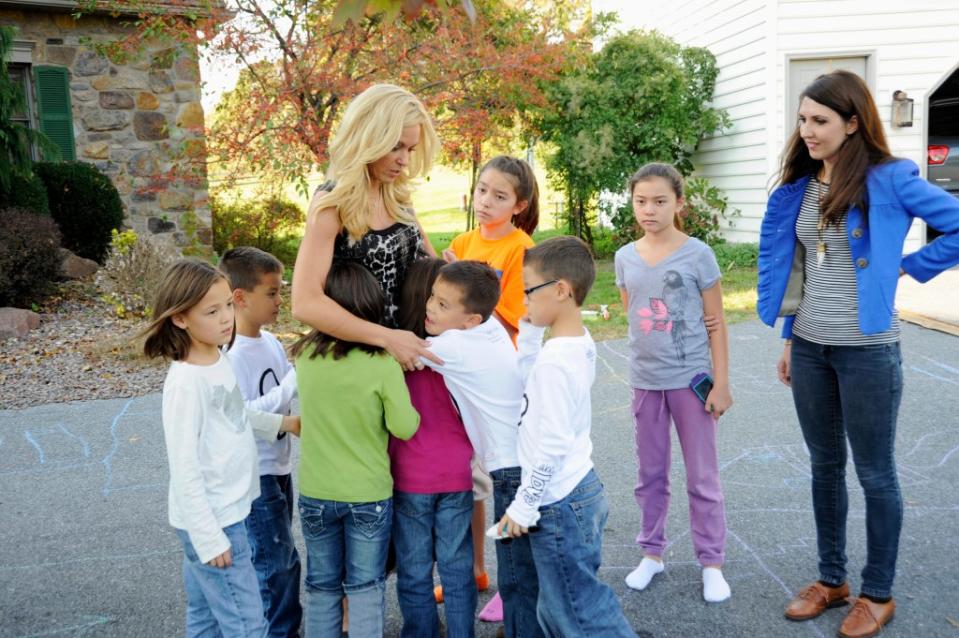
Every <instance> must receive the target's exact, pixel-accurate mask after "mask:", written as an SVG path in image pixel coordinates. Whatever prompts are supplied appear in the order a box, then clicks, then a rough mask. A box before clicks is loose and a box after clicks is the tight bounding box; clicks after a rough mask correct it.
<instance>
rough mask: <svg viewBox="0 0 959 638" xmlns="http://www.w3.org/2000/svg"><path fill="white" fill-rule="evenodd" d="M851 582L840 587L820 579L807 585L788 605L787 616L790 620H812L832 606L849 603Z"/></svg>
mask: <svg viewBox="0 0 959 638" xmlns="http://www.w3.org/2000/svg"><path fill="white" fill-rule="evenodd" d="M848 596H849V583H843V584H842V585H840V586H839V587H827V586H826V585H823V584H822V583H820V582H819V581H818V580H817V581H816V582H814V583H812V584H811V585H806V586H805V587H804V588H803V589H802V590H800V592H799V593H798V594H796V597H795V598H793V599H792V600H791V601H789V605H787V606H786V613H785V616H786V618H788V619H789V620H810V619H812V618H815V617H816V616H818V615H820V614H821V613H822V612H824V611H826V610H827V609H830V608H832V607H841V606H842V605H845V604H847V603H848V602H849V601H848V600H846V598H848Z"/></svg>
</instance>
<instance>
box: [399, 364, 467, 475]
mask: <svg viewBox="0 0 959 638" xmlns="http://www.w3.org/2000/svg"><path fill="white" fill-rule="evenodd" d="M406 385H407V387H408V388H409V390H410V400H411V401H412V402H413V407H414V408H416V411H417V412H419V413H420V427H419V429H418V430H417V431H416V434H414V435H413V438H411V439H410V440H409V441H401V440H399V439H395V438H393V437H390V444H389V453H390V469H391V471H392V473H393V489H394V490H396V491H399V492H412V493H414V494H440V493H443V492H466V491H468V490H471V489H473V478H472V472H471V471H470V459H471V458H472V456H473V446H472V445H470V440H469V438H468V437H467V436H466V429H465V428H464V427H463V421H462V420H461V419H460V416H459V413H458V412H457V411H456V407H455V406H454V405H453V399H452V398H451V397H450V393H449V391H448V390H447V389H446V384H445V383H444V382H443V376H442V375H441V374H439V373H438V372H434V371H433V370H430V369H429V368H426V369H424V370H415V371H413V372H407V373H406Z"/></svg>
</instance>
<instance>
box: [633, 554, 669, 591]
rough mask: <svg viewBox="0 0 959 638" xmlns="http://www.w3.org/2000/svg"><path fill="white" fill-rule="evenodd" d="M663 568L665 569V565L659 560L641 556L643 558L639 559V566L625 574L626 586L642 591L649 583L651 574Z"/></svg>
mask: <svg viewBox="0 0 959 638" xmlns="http://www.w3.org/2000/svg"><path fill="white" fill-rule="evenodd" d="M664 569H666V566H665V565H664V564H663V563H662V562H661V561H658V560H653V559H652V558H649V557H647V556H643V560H641V561H639V566H638V567H636V569H634V570H633V571H631V572H629V575H628V576H626V586H627V587H629V588H630V589H636V590H639V591H642V590H644V589H646V587H647V586H648V585H649V581H651V580H652V579H653V576H655V575H656V574H659V573H660V572H662V571H663V570H664Z"/></svg>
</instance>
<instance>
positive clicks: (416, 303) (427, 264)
mask: <svg viewBox="0 0 959 638" xmlns="http://www.w3.org/2000/svg"><path fill="white" fill-rule="evenodd" d="M445 265H446V262H445V261H443V260H442V259H436V258H435V257H427V258H426V259H417V260H416V261H414V262H413V263H412V264H410V267H409V269H408V270H407V271H406V279H405V280H404V281H403V288H402V289H401V290H400V302H399V303H400V310H399V312H398V313H397V315H396V323H397V325H398V327H399V329H400V330H409V331H410V332H412V333H413V334H415V335H416V336H417V337H419V338H421V339H425V338H426V337H428V336H429V335H427V334H426V325H425V322H426V300H427V299H429V298H430V294H432V292H433V282H435V281H436V276H437V275H439V274H440V268H442V267H443V266H445Z"/></svg>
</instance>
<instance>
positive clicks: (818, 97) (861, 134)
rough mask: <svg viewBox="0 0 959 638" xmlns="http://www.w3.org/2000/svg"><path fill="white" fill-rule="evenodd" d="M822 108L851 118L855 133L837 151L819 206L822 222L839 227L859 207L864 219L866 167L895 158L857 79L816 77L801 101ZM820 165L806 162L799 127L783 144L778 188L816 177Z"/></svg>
mask: <svg viewBox="0 0 959 638" xmlns="http://www.w3.org/2000/svg"><path fill="white" fill-rule="evenodd" d="M807 97H808V98H809V99H810V100H812V101H813V102H817V103H818V104H822V105H823V106H826V107H828V108H830V109H832V110H833V111H835V112H836V113H838V114H839V116H840V117H841V118H842V119H843V121H845V122H848V121H850V120H851V119H852V118H853V117H854V116H855V118H856V120H857V121H858V123H859V127H858V129H857V130H856V131H855V132H854V133H852V134H850V135H848V136H846V141H845V142H843V144H842V146H840V147H839V151H838V153H837V156H836V162H835V167H834V168H833V171H832V176H831V178H830V180H831V181H830V187H829V194H828V195H826V198H825V199H824V200H823V217H824V218H825V220H826V223H827V224H837V225H838V224H839V221H840V220H841V219H842V217H843V215H845V214H846V211H848V210H849V208H850V207H851V206H858V207H859V208H860V209H861V210H862V211H863V214H865V215H866V218H867V219H868V213H869V201H868V193H867V192H866V173H867V172H868V170H869V167H870V166H874V165H876V164H882V163H883V162H887V161H889V160H890V159H892V158H893V156H892V153H890V152H889V145H888V144H887V143H886V133H885V132H884V131H883V128H882V121H881V120H880V118H879V111H878V109H876V102H875V101H874V100H873V99H872V94H871V93H870V92H869V87H868V86H866V83H865V82H864V81H863V79H862V78H861V77H859V76H858V75H856V74H855V73H852V72H850V71H833V72H832V73H827V74H826V75H820V76H819V77H818V78H816V79H815V81H813V83H812V84H810V85H809V86H807V87H806V90H805V91H803V92H802V95H801V96H799V101H800V102H802V99H803V98H807ZM820 168H822V160H814V159H813V158H811V157H810V156H809V149H808V148H806V144H805V142H803V140H802V138H801V137H800V136H799V124H798V122H797V124H796V130H794V131H793V134H792V135H791V136H790V138H789V142H788V143H787V144H786V152H785V153H783V157H782V164H781V166H780V169H779V180H778V183H779V184H789V183H791V182H795V181H796V180H798V179H800V178H802V177H805V176H806V175H813V174H816V173H817V172H818V171H819V169H820Z"/></svg>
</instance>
